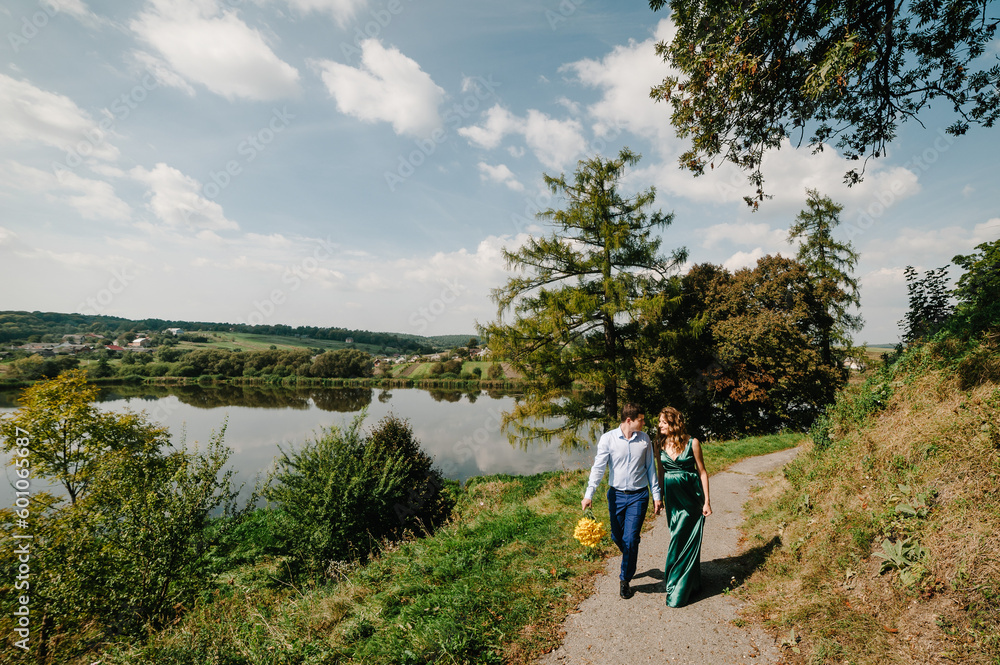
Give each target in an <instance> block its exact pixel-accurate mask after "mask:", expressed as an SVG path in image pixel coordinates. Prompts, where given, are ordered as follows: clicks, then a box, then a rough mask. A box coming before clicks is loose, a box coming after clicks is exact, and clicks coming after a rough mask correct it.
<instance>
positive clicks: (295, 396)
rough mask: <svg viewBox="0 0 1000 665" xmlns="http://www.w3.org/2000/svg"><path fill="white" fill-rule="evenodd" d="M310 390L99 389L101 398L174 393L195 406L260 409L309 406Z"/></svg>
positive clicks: (223, 386) (145, 397) (231, 387)
mask: <svg viewBox="0 0 1000 665" xmlns="http://www.w3.org/2000/svg"><path fill="white" fill-rule="evenodd" d="M311 392H312V391H310V390H306V389H295V388H288V387H281V386H234V385H230V384H221V385H213V386H114V387H113V388H110V389H107V390H102V391H101V401H104V402H107V401H112V400H117V399H142V400H157V399H160V398H162V397H168V396H170V395H174V396H176V397H177V399H178V400H179V401H180V402H182V403H183V404H187V405H188V406H193V407H195V408H198V409H214V408H218V407H222V406H250V407H259V408H262V409H299V410H306V409H308V408H309V398H310V393H311Z"/></svg>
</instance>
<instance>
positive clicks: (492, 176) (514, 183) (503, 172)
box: [479, 162, 524, 192]
mask: <svg viewBox="0 0 1000 665" xmlns="http://www.w3.org/2000/svg"><path fill="white" fill-rule="evenodd" d="M479 175H480V177H481V178H482V179H483V180H489V181H492V182H496V183H500V184H501V185H506V186H507V187H509V188H510V189H512V190H514V191H515V192H522V191H524V185H522V184H521V183H520V182H519V181H518V179H517V176H515V175H514V174H513V173H512V172H511V170H510V169H509V168H507V165H506V164H497V165H496V166H490V165H489V164H487V163H486V162H479Z"/></svg>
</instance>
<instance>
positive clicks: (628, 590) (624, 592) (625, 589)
mask: <svg viewBox="0 0 1000 665" xmlns="http://www.w3.org/2000/svg"><path fill="white" fill-rule="evenodd" d="M619 595H620V596H621V597H622V598H624V599H625V600H628V599H629V598H631V597H632V596H634V595H635V591H633V590H632V587H630V586H629V584H628V582H624V581H623V582H622V584H621V590H620V591H619Z"/></svg>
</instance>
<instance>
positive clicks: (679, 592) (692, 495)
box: [660, 439, 705, 607]
mask: <svg viewBox="0 0 1000 665" xmlns="http://www.w3.org/2000/svg"><path fill="white" fill-rule="evenodd" d="M692 441H693V439H689V440H688V444H687V448H685V449H684V452H682V453H681V454H680V455H678V457H677V459H676V460H674V459H670V456H669V455H667V453H666V451H661V452H660V463H661V464H662V465H663V482H662V483H660V487H661V488H662V489H663V503H664V507H665V508H666V514H667V517H668V519H669V522H668V525H669V527H670V546H669V547H668V548H667V564H666V568H665V569H664V580H665V581H666V583H667V605H669V606H670V607H681V606H683V605H685V604H687V602H688V599H689V598H690V597H691V594H692V592H694V591H697V590H698V588H699V587H701V536H702V533H703V530H704V525H705V516H704V515H702V514H701V510H702V507H703V506H704V505H705V496H704V493H703V492H702V489H701V479H700V478H699V477H698V465H697V463H696V462H695V459H694V451H692V449H691V443H692Z"/></svg>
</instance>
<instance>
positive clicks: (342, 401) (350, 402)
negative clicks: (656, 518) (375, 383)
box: [310, 388, 372, 413]
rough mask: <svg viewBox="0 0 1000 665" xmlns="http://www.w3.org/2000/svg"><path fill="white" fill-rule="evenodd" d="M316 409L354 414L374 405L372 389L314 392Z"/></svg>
mask: <svg viewBox="0 0 1000 665" xmlns="http://www.w3.org/2000/svg"><path fill="white" fill-rule="evenodd" d="M310 397H312V401H313V403H314V404H315V405H316V408H318V409H322V410H324V411H339V412H341V413H353V412H354V411H360V410H361V409H363V408H365V407H366V406H368V405H369V404H371V403H372V389H371V388H331V389H329V390H313V391H312V392H311V394H310Z"/></svg>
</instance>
